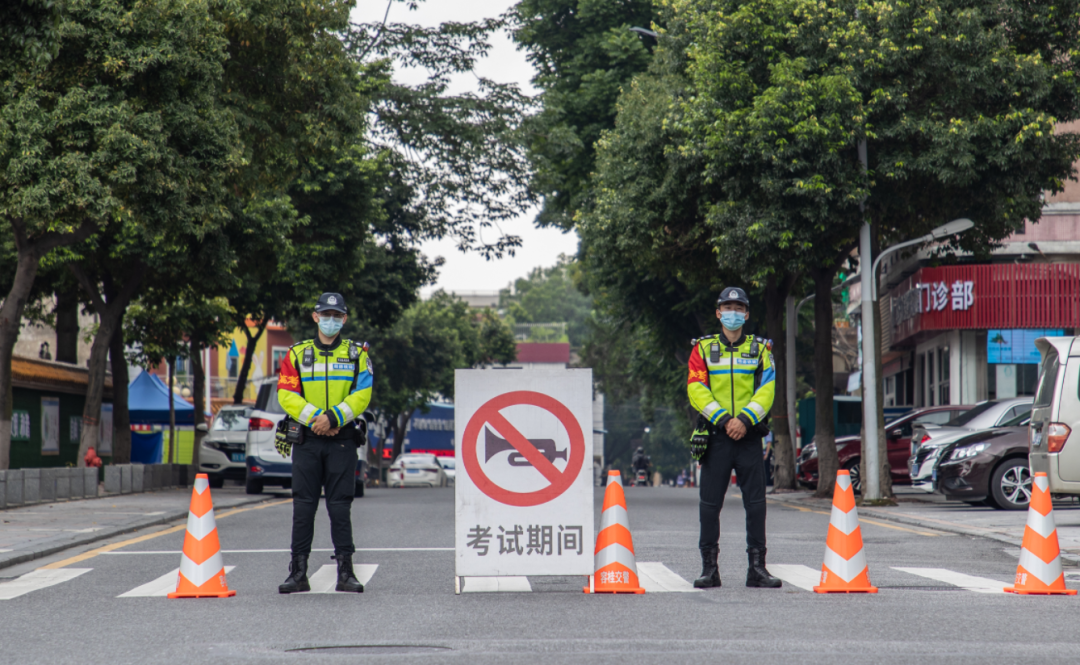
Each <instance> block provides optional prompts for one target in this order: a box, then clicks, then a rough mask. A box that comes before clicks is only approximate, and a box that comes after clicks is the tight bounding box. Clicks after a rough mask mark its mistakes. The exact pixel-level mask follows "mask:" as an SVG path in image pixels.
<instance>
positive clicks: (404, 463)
mask: <svg viewBox="0 0 1080 665" xmlns="http://www.w3.org/2000/svg"><path fill="white" fill-rule="evenodd" d="M386 478H387V481H386V482H387V484H388V485H389V486H390V487H410V486H412V487H443V486H444V485H446V473H445V472H443V468H442V466H441V465H440V464H439V461H438V458H436V457H435V455H430V454H426V453H405V454H404V455H399V456H398V458H397V459H396V460H394V463H393V464H391V465H390V470H389V472H388V473H387V476H386Z"/></svg>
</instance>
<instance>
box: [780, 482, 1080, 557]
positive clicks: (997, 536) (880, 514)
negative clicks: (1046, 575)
mask: <svg viewBox="0 0 1080 665" xmlns="http://www.w3.org/2000/svg"><path fill="white" fill-rule="evenodd" d="M772 500H773V501H775V502H776V503H779V504H782V505H783V504H787V505H788V506H791V507H793V508H794V507H796V506H801V507H803V508H812V507H822V506H815V505H814V504H810V503H808V502H805V501H781V500H779V499H777V498H775V495H774V497H773V499H772ZM823 505H824V504H823ZM859 514H860V515H865V516H867V517H873V518H874V519H879V520H884V521H886V522H895V523H897V524H904V525H907V526H917V527H919V528H921V529H927V530H929V531H944V532H945V533H955V534H957V535H960V536H972V537H975V538H986V539H987V540H993V541H996V542H999V543H1004V544H1006V545H1011V546H1013V547H1017V548H1019V547H1021V546H1022V545H1023V539H1021V538H1013V537H1011V536H1006V535H1004V534H1001V533H996V532H993V531H988V530H985V529H978V528H974V529H972V528H965V527H962V526H959V525H955V524H942V523H940V522H935V521H929V520H921V519H919V518H917V517H910V516H908V515H896V514H894V513H890V512H888V511H885V510H882V509H880V508H863V507H861V506H860V507H859ZM1061 558H1062V560H1066V561H1070V562H1072V563H1073V565H1077V566H1080V554H1069V553H1067V552H1062V553H1061Z"/></svg>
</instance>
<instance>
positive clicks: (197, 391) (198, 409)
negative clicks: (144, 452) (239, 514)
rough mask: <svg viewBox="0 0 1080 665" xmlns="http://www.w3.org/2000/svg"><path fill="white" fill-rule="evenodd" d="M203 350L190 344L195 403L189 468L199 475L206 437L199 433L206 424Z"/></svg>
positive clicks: (192, 391) (192, 392) (192, 389)
mask: <svg viewBox="0 0 1080 665" xmlns="http://www.w3.org/2000/svg"><path fill="white" fill-rule="evenodd" d="M202 354H203V349H202V348H201V347H200V346H199V345H198V344H195V343H192V344H191V351H190V355H191V374H192V379H193V380H194V381H195V385H193V386H192V387H191V399H192V401H194V402H195V422H194V427H195V447H194V449H193V450H192V452H191V466H193V467H194V468H195V473H199V451H200V449H201V447H202V441H203V438H204V437H205V436H206V435H205V434H204V433H203V432H200V431H199V425H205V424H206V408H205V405H204V404H203V402H205V401H206V370H205V369H204V368H203V356H202Z"/></svg>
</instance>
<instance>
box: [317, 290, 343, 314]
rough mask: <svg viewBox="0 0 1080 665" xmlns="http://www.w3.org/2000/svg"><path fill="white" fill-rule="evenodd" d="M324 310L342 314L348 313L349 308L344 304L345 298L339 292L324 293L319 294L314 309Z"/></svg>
mask: <svg viewBox="0 0 1080 665" xmlns="http://www.w3.org/2000/svg"><path fill="white" fill-rule="evenodd" d="M326 310H333V311H335V312H341V313H342V314H348V313H349V308H348V307H346V306H345V298H343V297H342V296H341V294H340V293H324V294H322V295H321V296H319V303H318V304H317V305H315V311H316V312H325V311H326Z"/></svg>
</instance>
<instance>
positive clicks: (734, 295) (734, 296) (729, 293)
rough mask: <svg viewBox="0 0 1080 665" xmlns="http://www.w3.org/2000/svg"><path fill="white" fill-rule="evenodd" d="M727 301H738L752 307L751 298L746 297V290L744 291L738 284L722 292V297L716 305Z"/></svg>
mask: <svg viewBox="0 0 1080 665" xmlns="http://www.w3.org/2000/svg"><path fill="white" fill-rule="evenodd" d="M726 302H738V303H742V304H744V305H746V306H747V307H750V299H749V298H747V297H746V291H743V290H742V289H740V288H739V287H737V286H731V287H728V288H726V289H724V290H723V291H721V292H720V298H719V299H717V301H716V306H717V307H719V306H720V305H723V304H724V303H726Z"/></svg>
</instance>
